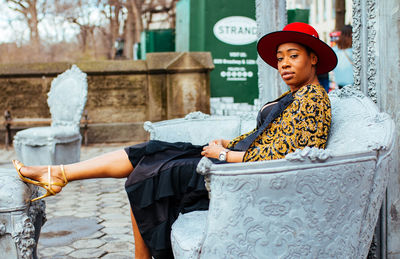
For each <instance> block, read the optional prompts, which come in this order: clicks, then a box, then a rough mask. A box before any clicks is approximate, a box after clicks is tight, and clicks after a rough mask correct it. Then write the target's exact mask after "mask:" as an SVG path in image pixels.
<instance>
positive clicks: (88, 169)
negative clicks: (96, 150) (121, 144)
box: [21, 150, 133, 192]
mask: <svg viewBox="0 0 400 259" xmlns="http://www.w3.org/2000/svg"><path fill="white" fill-rule="evenodd" d="M132 171H133V166H132V164H131V162H130V161H129V158H128V155H127V154H126V152H125V150H117V151H114V152H110V153H106V154H104V155H101V156H98V157H95V158H92V159H89V160H86V161H82V162H78V163H74V164H69V165H64V172H65V176H66V178H67V180H68V181H76V180H83V179H91V178H106V177H109V178H124V177H127V176H128V175H129V174H130V173H131V172H132ZM21 174H22V175H24V176H25V177H28V178H30V179H33V180H37V181H40V182H49V179H48V173H47V166H24V167H22V168H21ZM51 176H52V179H51V182H53V183H54V182H59V183H62V182H64V180H63V177H62V173H61V168H60V166H58V165H55V166H51ZM52 189H53V190H54V191H55V192H59V191H61V187H59V186H54V185H53V186H52Z"/></svg>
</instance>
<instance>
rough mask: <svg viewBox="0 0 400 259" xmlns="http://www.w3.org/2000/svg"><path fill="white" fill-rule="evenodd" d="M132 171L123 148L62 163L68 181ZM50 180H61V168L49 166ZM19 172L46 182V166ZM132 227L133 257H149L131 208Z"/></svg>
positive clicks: (115, 175)
mask: <svg viewBox="0 0 400 259" xmlns="http://www.w3.org/2000/svg"><path fill="white" fill-rule="evenodd" d="M132 171H133V166H132V164H131V162H130V161H129V158H128V155H127V154H126V152H125V151H124V150H118V151H114V152H110V153H107V154H104V155H101V156H97V157H95V158H92V159H89V160H86V161H82V162H78V163H74V164H69V165H64V172H65V176H66V178H67V180H68V181H76V180H83V179H91V178H107V177H110V178H124V177H127V176H128V175H129V174H130V173H131V172H132ZM51 172H52V178H53V179H52V181H53V182H63V177H62V173H61V168H60V167H59V166H51ZM21 173H22V175H24V176H25V177H28V178H30V179H34V180H37V181H41V182H48V181H49V180H48V173H47V166H24V167H22V168H21ZM52 189H53V190H54V191H55V192H59V191H61V187H59V186H54V185H53V186H52ZM131 219H132V227H133V233H134V238H135V258H137V259H149V258H151V257H150V252H149V249H148V248H147V246H146V244H145V243H144V241H143V238H142V236H141V234H140V232H139V229H138V226H137V224H136V220H135V217H133V214H132V210H131Z"/></svg>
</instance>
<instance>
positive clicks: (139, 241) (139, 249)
mask: <svg viewBox="0 0 400 259" xmlns="http://www.w3.org/2000/svg"><path fill="white" fill-rule="evenodd" d="M131 220H132V229H133V237H134V239H135V259H149V258H151V256H150V251H149V249H148V248H147V246H146V244H145V243H144V240H143V238H142V235H141V234H140V231H139V228H138V225H137V223H136V219H135V217H134V216H133V212H132V210H131Z"/></svg>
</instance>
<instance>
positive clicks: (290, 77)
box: [281, 72, 294, 80]
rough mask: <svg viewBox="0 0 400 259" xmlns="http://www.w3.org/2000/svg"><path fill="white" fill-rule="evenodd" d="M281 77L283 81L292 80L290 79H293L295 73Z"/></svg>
mask: <svg viewBox="0 0 400 259" xmlns="http://www.w3.org/2000/svg"><path fill="white" fill-rule="evenodd" d="M281 76H282V79H283V80H290V79H292V78H293V76H294V73H293V72H283V73H282V74H281Z"/></svg>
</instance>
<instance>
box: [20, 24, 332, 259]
mask: <svg viewBox="0 0 400 259" xmlns="http://www.w3.org/2000/svg"><path fill="white" fill-rule="evenodd" d="M257 50H258V53H259V54H260V56H261V57H262V58H263V59H264V60H265V61H266V62H267V63H268V64H269V65H271V66H272V67H274V68H277V69H278V72H279V73H280V75H281V77H282V79H283V81H284V82H285V83H286V84H287V85H288V86H289V88H290V90H289V91H287V92H286V93H284V94H283V95H282V96H281V97H279V98H278V99H277V100H275V101H272V102H269V103H267V104H265V105H264V106H263V107H262V108H261V110H260V112H259V115H258V118H257V127H256V128H255V129H254V130H252V131H251V132H249V133H247V134H244V135H242V136H239V137H237V138H235V139H233V140H224V139H220V140H213V141H211V142H210V143H209V144H208V145H205V146H195V145H192V144H190V143H182V142H178V143H167V142H161V141H149V142H146V143H142V144H138V145H134V146H130V147H127V148H125V150H119V151H115V152H112V153H108V154H105V155H102V156H100V157H96V158H94V159H91V160H87V161H83V162H79V163H75V164H70V165H65V166H62V165H60V166H24V165H23V164H22V163H20V162H18V161H13V163H14V166H15V168H16V169H17V172H18V174H19V176H20V177H21V179H22V180H23V181H25V182H29V183H33V184H36V185H38V186H41V187H43V188H45V189H46V190H47V193H46V194H45V195H44V196H43V197H46V196H49V195H54V194H56V193H58V192H59V191H61V189H62V187H64V186H65V185H66V184H67V182H68V181H75V180H81V179H88V178H100V177H115V178H122V177H127V181H126V185H125V187H126V191H127V193H128V197H129V201H130V205H131V208H132V211H133V215H134V218H133V221H135V220H136V222H137V226H138V229H137V227H136V226H134V233H135V244H136V247H138V246H141V249H138V248H137V249H136V250H137V251H138V252H139V251H141V252H143V254H136V258H149V257H150V254H149V253H148V251H150V253H151V255H152V256H153V257H155V258H173V255H172V251H171V244H170V230H171V225H172V223H173V222H174V221H175V219H176V218H177V216H178V214H179V213H186V212H189V211H193V210H206V209H207V208H208V202H209V201H208V194H207V191H206V189H205V186H204V179H203V176H201V175H199V174H197V173H196V166H197V164H198V162H199V160H200V159H201V158H202V157H203V156H206V157H208V158H210V159H211V160H212V161H213V162H215V163H233V162H250V161H260V160H271V159H280V158H284V157H285V155H286V154H288V153H290V152H293V151H295V150H296V149H299V148H300V149H302V148H304V147H306V146H309V147H317V148H324V147H325V144H326V141H327V138H328V133H329V128H330V122H331V110H330V102H329V98H328V96H327V94H326V92H325V90H324V89H323V88H322V87H321V86H320V85H319V82H318V79H317V75H318V74H322V73H327V72H329V71H331V70H332V69H333V68H334V67H335V66H336V63H337V58H336V55H335V53H334V52H333V50H332V49H331V48H330V47H329V46H328V45H326V44H325V43H323V42H322V41H321V40H319V37H318V33H317V32H316V31H315V30H314V28H312V27H311V26H309V25H307V24H304V23H292V24H289V25H287V26H286V27H285V28H284V29H283V30H282V31H278V32H273V33H270V34H267V35H265V36H264V37H263V38H261V39H260V41H259V42H258V46H257ZM40 198H42V197H40ZM139 232H140V233H139ZM142 237H143V239H144V243H143V240H142V239H141V238H142ZM147 248H148V249H149V250H147Z"/></svg>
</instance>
